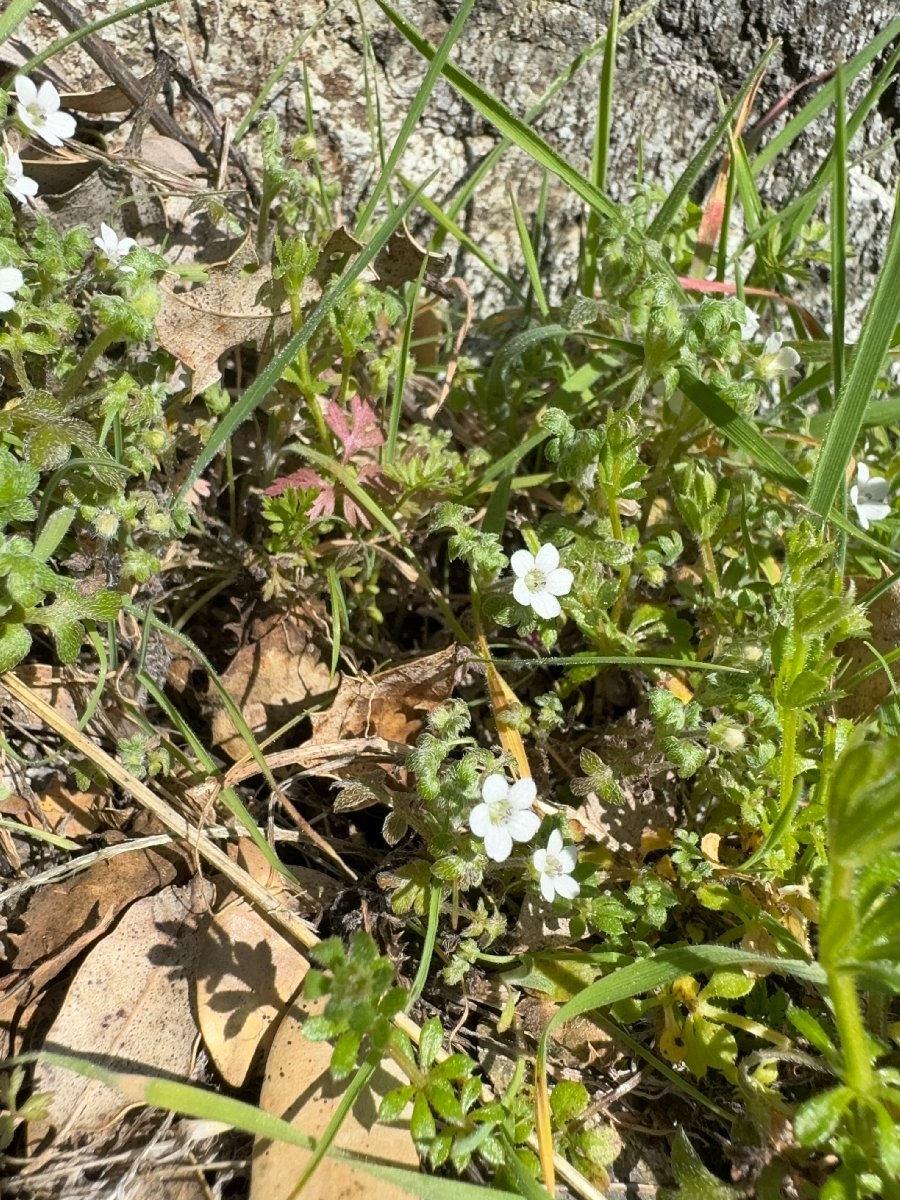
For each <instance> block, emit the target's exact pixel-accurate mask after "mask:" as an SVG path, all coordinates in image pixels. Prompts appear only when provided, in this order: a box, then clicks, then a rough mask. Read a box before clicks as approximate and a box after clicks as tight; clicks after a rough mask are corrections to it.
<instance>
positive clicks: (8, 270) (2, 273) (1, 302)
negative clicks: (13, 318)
mask: <svg viewBox="0 0 900 1200" xmlns="http://www.w3.org/2000/svg"><path fill="white" fill-rule="evenodd" d="M24 282H25V279H24V277H23V275H22V272H21V271H20V270H19V268H18V267H0V312H9V310H10V309H11V308H14V307H15V303H16V302H15V300H14V299H13V293H14V292H17V291H18V290H19V288H20V287H21V286H22V284H23V283H24Z"/></svg>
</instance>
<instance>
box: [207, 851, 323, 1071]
mask: <svg viewBox="0 0 900 1200" xmlns="http://www.w3.org/2000/svg"><path fill="white" fill-rule="evenodd" d="M239 858H240V861H241V865H242V866H243V867H244V868H245V870H247V871H249V872H250V874H251V875H252V876H253V878H254V879H256V880H257V882H259V883H262V884H263V885H264V886H265V887H266V888H267V889H268V890H269V891H270V892H271V894H272V895H273V896H277V897H279V898H281V899H282V900H285V901H287V902H290V900H291V895H292V894H291V892H290V890H289V889H288V887H287V886H286V883H285V880H284V879H283V877H282V876H281V875H279V873H278V872H277V871H275V870H273V869H272V867H271V866H270V865H269V863H268V862H267V861H266V859H265V858H264V857H263V855H262V852H261V851H260V850H259V848H258V847H257V846H254V845H253V844H252V843H250V842H248V841H247V840H246V839H245V840H244V841H242V843H241V848H240V855H239ZM308 966H309V964H308V962H307V960H306V958H304V956H303V955H302V954H301V953H300V951H299V950H298V949H297V948H296V947H295V946H294V945H293V944H292V943H290V942H288V941H287V940H286V939H285V938H284V936H283V935H282V934H281V933H279V932H278V930H277V929H275V927H274V926H273V925H270V924H269V922H268V921H266V920H265V918H264V917H262V916H260V914H259V913H258V912H257V911H256V909H255V908H253V906H252V905H250V904H248V902H247V901H246V900H244V899H243V898H242V897H239V896H237V895H236V894H235V893H234V892H231V893H230V894H229V896H228V897H227V898H226V899H225V901H224V903H223V904H221V905H220V906H219V908H218V911H217V912H216V914H215V916H214V917H213V918H212V920H211V921H210V922H209V924H208V925H207V927H206V929H205V930H204V932H203V934H202V937H201V940H200V957H199V962H198V964H197V993H196V998H197V1016H198V1019H199V1022H200V1032H201V1033H202V1035H203V1043H204V1045H205V1046H206V1050H207V1053H208V1054H209V1056H210V1058H211V1059H212V1061H213V1062H214V1064H215V1066H216V1069H217V1070H218V1072H219V1074H220V1075H221V1076H222V1078H223V1079H224V1080H225V1082H226V1083H228V1084H230V1086H231V1087H242V1086H243V1084H244V1083H245V1081H246V1079H247V1076H248V1074H249V1072H250V1068H251V1066H252V1064H253V1060H254V1059H255V1057H256V1055H257V1053H258V1052H260V1051H261V1052H263V1053H265V1052H266V1050H267V1049H268V1046H269V1045H270V1044H271V1041H272V1038H273V1037H274V1035H275V1029H276V1023H277V1020H278V1018H279V1017H280V1016H281V1015H282V1014H283V1013H284V1011H285V1009H286V1008H287V1006H288V1004H289V1002H290V1001H291V999H292V998H293V997H294V995H295V994H296V992H297V989H298V988H299V987H300V984H301V983H302V982H303V977H304V976H305V975H306V972H307V969H308Z"/></svg>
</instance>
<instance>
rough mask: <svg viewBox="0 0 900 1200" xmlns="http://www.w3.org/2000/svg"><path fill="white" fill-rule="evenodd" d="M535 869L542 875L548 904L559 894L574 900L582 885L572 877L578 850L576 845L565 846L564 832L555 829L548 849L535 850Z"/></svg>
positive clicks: (542, 885) (543, 891) (548, 842)
mask: <svg viewBox="0 0 900 1200" xmlns="http://www.w3.org/2000/svg"><path fill="white" fill-rule="evenodd" d="M531 861H532V862H533V863H534V869H535V870H536V871H537V873H538V874H539V875H540V877H541V895H542V896H543V897H544V899H545V900H546V901H547V903H548V904H552V903H553V901H554V900H555V899H556V897H557V896H562V897H564V899H566V900H574V899H575V897H576V896H577V895H578V893H579V892H580V891H581V886H580V884H579V883H578V881H577V880H576V879H573V878H572V872H573V871H574V870H575V867H576V866H577V865H578V851H577V850H576V849H575V847H574V846H564V845H563V840H562V834H561V833H560V832H559V830H558V829H554V830H553V832H552V833H551V834H550V837H549V838H548V839H547V849H546V850H535V852H534V854H533V856H532V860H531Z"/></svg>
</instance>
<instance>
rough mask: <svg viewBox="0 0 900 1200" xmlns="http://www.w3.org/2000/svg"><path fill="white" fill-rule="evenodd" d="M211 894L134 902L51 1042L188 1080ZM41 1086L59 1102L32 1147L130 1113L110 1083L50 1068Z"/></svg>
mask: <svg viewBox="0 0 900 1200" xmlns="http://www.w3.org/2000/svg"><path fill="white" fill-rule="evenodd" d="M207 897H208V893H207ZM207 897H204V896H203V895H202V892H201V895H200V896H198V894H197V889H195V888H194V887H193V886H187V887H184V888H177V887H168V888H166V889H165V890H164V891H162V892H159V893H158V894H157V895H155V896H148V897H147V898H145V899H144V900H138V901H137V903H135V904H132V906H131V908H130V909H129V910H128V911H127V912H126V913H125V915H124V916H123V918H122V920H121V921H120V922H119V924H118V925H117V926H116V928H115V929H114V930H113V931H112V933H110V934H109V935H108V936H107V937H105V938H104V939H103V940H102V941H101V942H100V943H99V945H97V946H95V947H94V949H93V950H92V951H91V952H90V954H88V956H87V958H86V959H85V960H84V962H83V963H82V965H81V967H80V968H79V970H78V973H77V975H76V976H75V979H74V980H73V982H72V985H71V987H70V988H69V991H68V993H67V994H66V998H65V1000H64V1002H63V1006H62V1008H61V1010H60V1012H59V1015H58V1017H57V1018H56V1020H55V1021H54V1022H53V1025H52V1026H51V1028H50V1030H49V1031H48V1033H47V1036H46V1039H45V1044H46V1045H47V1046H48V1047H52V1048H53V1049H54V1050H55V1051H57V1052H58V1053H69V1054H86V1055H91V1056H92V1057H94V1058H96V1057H97V1056H107V1055H108V1056H109V1057H110V1058H112V1059H114V1060H115V1063H116V1066H117V1069H119V1070H124V1071H136V1072H145V1073H146V1072H153V1073H165V1074H168V1075H169V1076H170V1077H174V1078H177V1079H186V1078H187V1077H188V1076H189V1074H190V1070H191V1059H192V1049H193V1044H194V1040H195V1038H196V1035H197V1029H196V1026H195V1024H194V1018H193V1015H192V1013H191V1002H190V991H191V982H190V981H191V980H192V978H193V977H194V975H195V972H196V963H197V953H198V939H197V923H198V913H197V911H196V907H199V904H198V903H197V902H198V900H199V901H203V900H204V899H205V898H207ZM35 1088H36V1090H37V1091H40V1092H49V1093H50V1095H51V1096H52V1099H51V1101H50V1108H49V1112H48V1117H47V1120H46V1121H42V1122H35V1123H33V1124H32V1125H31V1126H30V1127H29V1143H30V1145H31V1146H32V1147H33V1146H35V1145H36V1144H37V1143H39V1142H40V1141H42V1140H43V1139H44V1138H45V1137H46V1136H47V1134H48V1133H49V1132H50V1131H51V1129H52V1130H55V1131H56V1135H57V1138H58V1139H64V1140H65V1139H69V1138H72V1137H75V1136H77V1135H79V1134H82V1133H90V1132H96V1131H98V1130H101V1129H104V1128H106V1127H107V1126H108V1125H110V1124H111V1123H112V1122H113V1121H115V1120H116V1119H117V1118H118V1117H119V1116H120V1115H121V1114H122V1112H124V1111H125V1109H127V1108H129V1107H131V1104H130V1102H129V1101H127V1100H125V1099H124V1098H123V1097H122V1095H121V1094H120V1093H119V1092H116V1091H114V1090H113V1089H112V1088H108V1087H106V1085H105V1084H101V1083H98V1082H96V1081H94V1080H89V1079H85V1078H84V1077H83V1076H81V1075H75V1074H73V1072H71V1071H65V1070H63V1069H62V1068H60V1067H54V1066H52V1065H50V1064H47V1063H40V1064H39V1065H38V1068H37V1070H36V1073H35Z"/></svg>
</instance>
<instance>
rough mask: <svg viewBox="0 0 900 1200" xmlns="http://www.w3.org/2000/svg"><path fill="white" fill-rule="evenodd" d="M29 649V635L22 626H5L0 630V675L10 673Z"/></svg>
mask: <svg viewBox="0 0 900 1200" xmlns="http://www.w3.org/2000/svg"><path fill="white" fill-rule="evenodd" d="M30 649H31V634H30V633H29V632H28V630H27V629H26V628H25V626H24V625H13V624H10V625H6V626H4V628H3V629H2V630H0V674H2V672H4V671H11V670H12V669H13V667H15V666H16V665H17V664H18V663H20V662H21V661H22V659H23V658H24V657H25V655H26V654H27V653H28V651H29V650H30Z"/></svg>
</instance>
